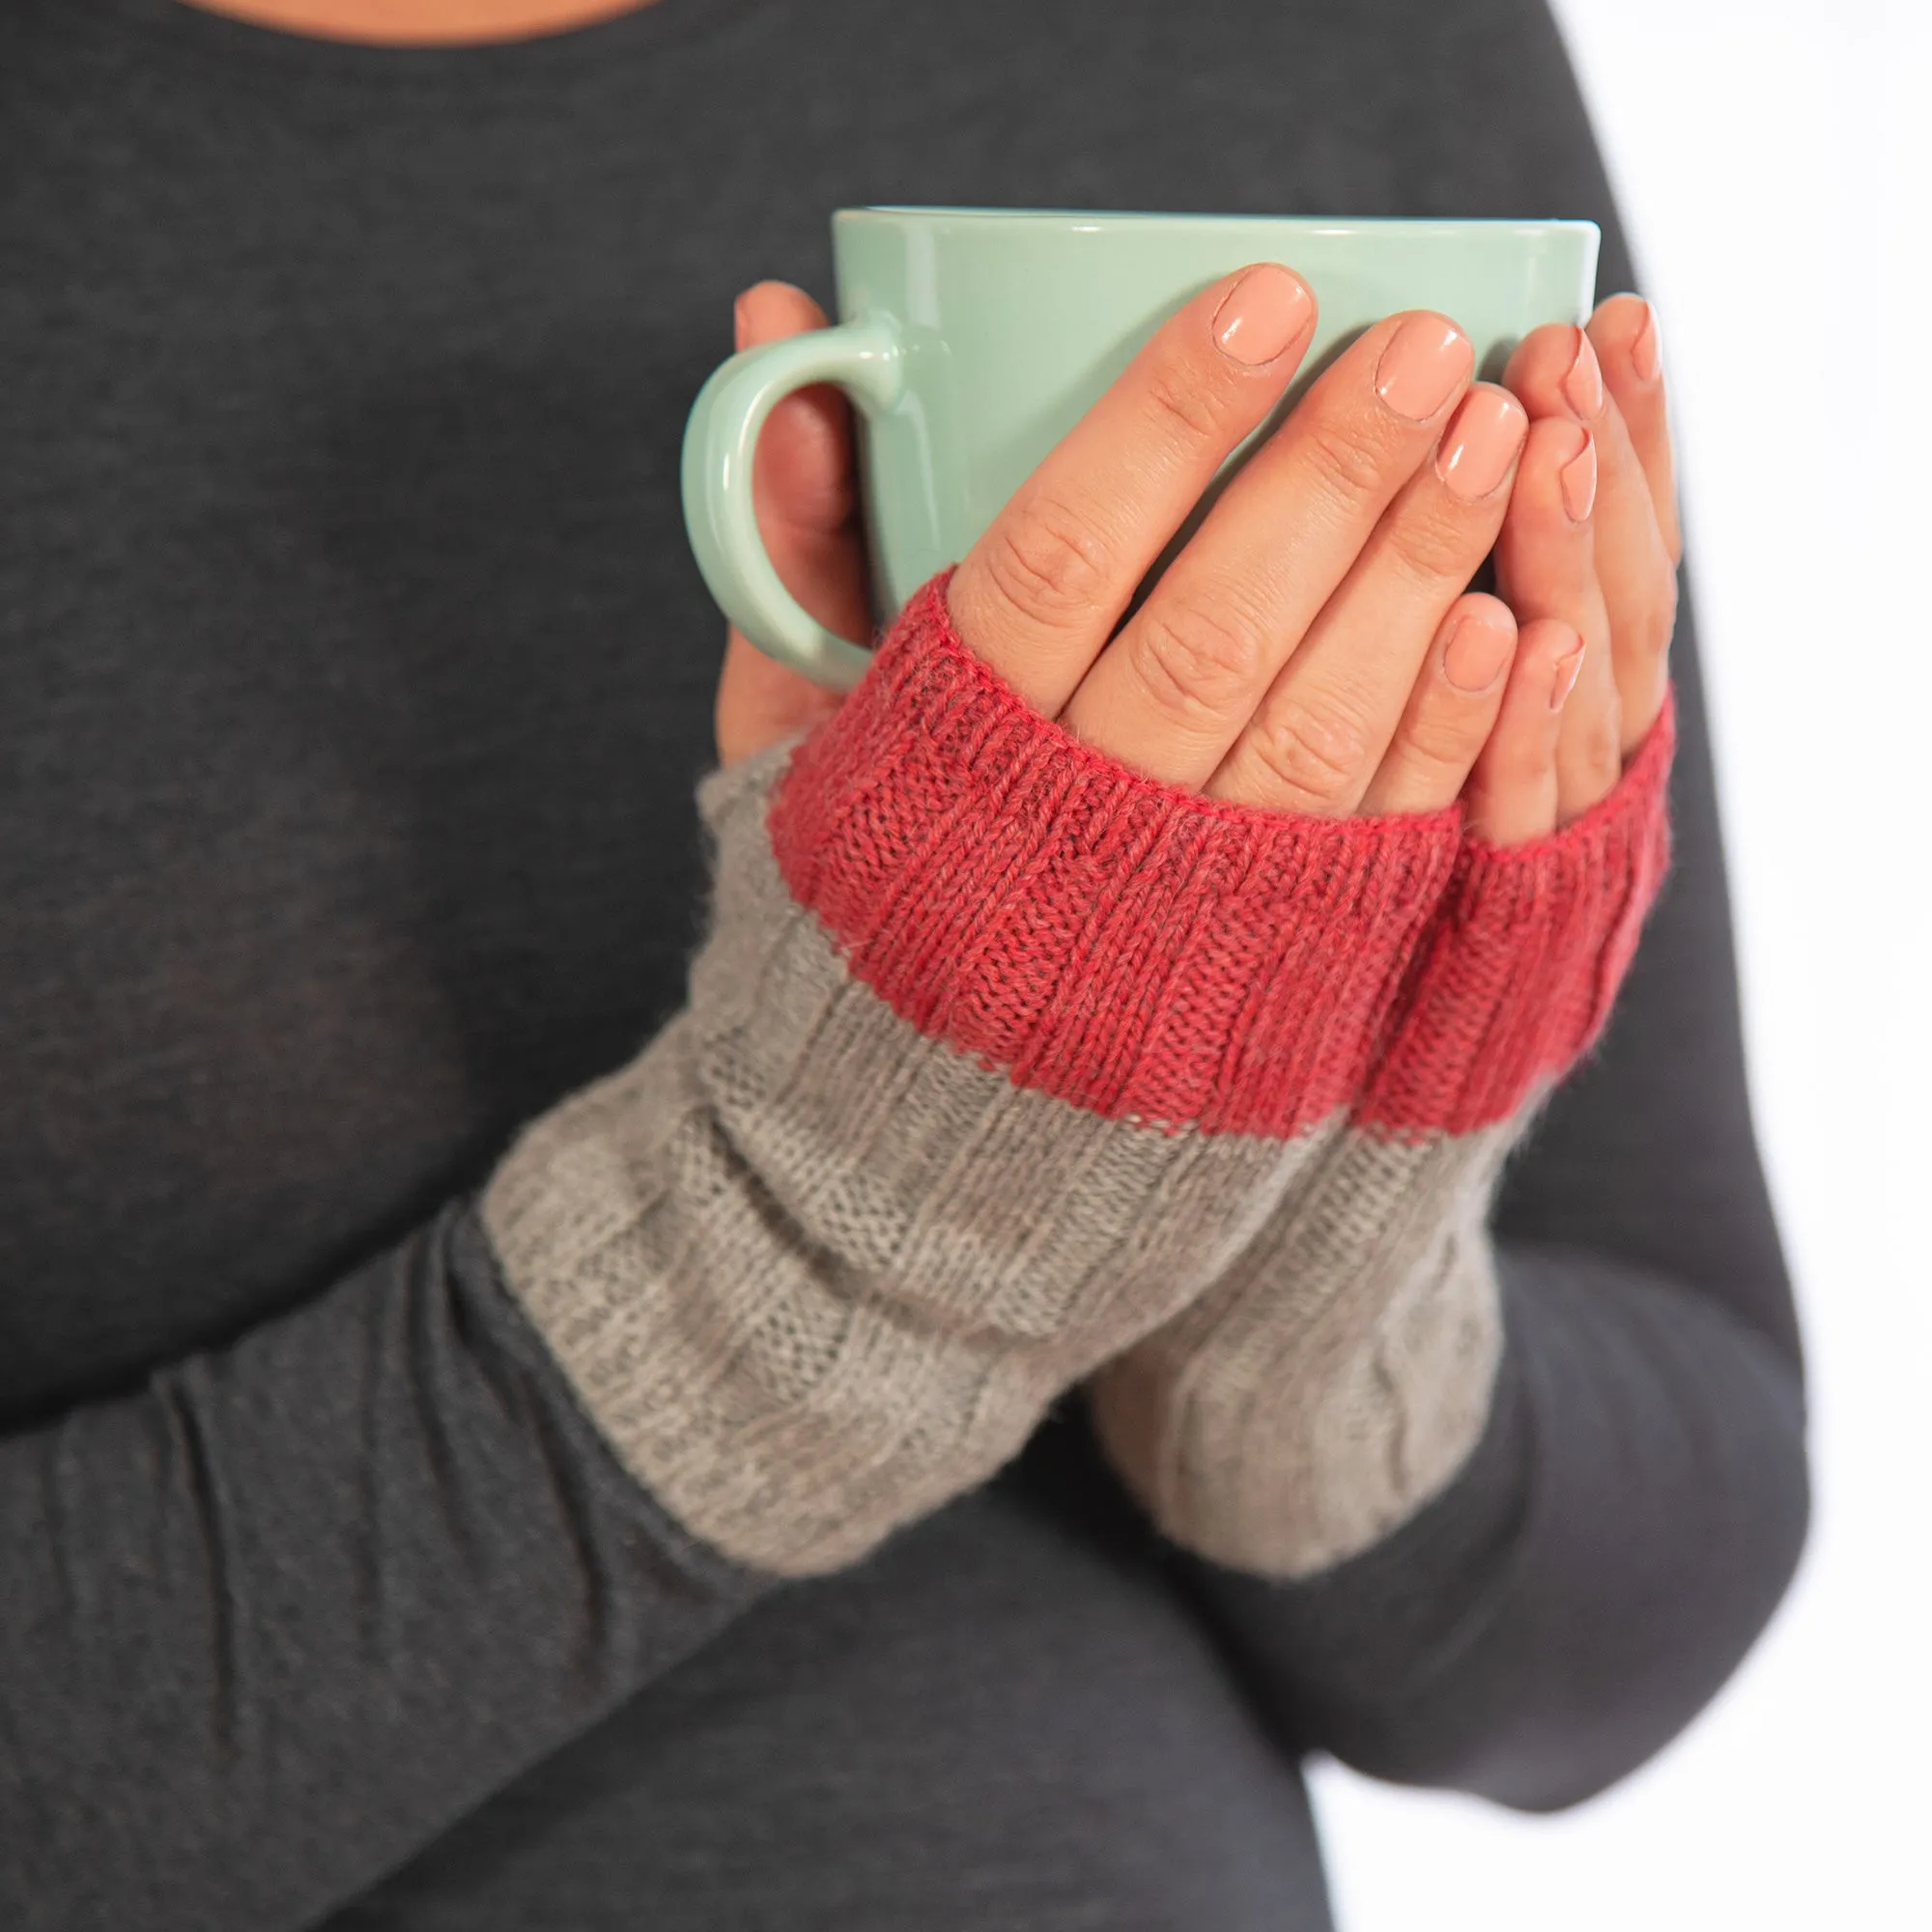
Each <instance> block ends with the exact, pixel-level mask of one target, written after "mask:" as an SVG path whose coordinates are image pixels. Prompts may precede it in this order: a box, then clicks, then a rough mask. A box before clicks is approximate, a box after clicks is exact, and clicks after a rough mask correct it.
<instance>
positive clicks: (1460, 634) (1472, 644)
mask: <svg viewBox="0 0 1932 1932" xmlns="http://www.w3.org/2000/svg"><path fill="white" fill-rule="evenodd" d="M1515 645H1516V639H1515V638H1514V637H1512V636H1511V634H1510V632H1509V630H1508V628H1507V627H1506V626H1505V625H1502V624H1499V623H1497V622H1495V621H1494V620H1493V619H1492V618H1488V617H1473V616H1471V617H1464V618H1463V621H1462V622H1461V623H1460V624H1458V625H1457V626H1456V629H1455V632H1454V634H1453V635H1452V636H1451V637H1450V639H1449V642H1448V644H1447V645H1446V646H1445V647H1444V649H1443V652H1442V674H1443V676H1445V677H1446V678H1447V679H1448V680H1449V682H1450V683H1451V684H1453V685H1454V686H1455V687H1456V689H1457V690H1458V691H1487V690H1489V688H1490V686H1491V685H1492V684H1493V683H1495V681H1496V679H1497V678H1499V677H1500V676H1501V675H1502V673H1503V667H1504V666H1505V665H1507V664H1508V663H1509V661H1510V657H1511V655H1512V653H1513V651H1514V649H1515Z"/></svg>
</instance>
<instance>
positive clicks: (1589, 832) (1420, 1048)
mask: <svg viewBox="0 0 1932 1932" xmlns="http://www.w3.org/2000/svg"><path fill="white" fill-rule="evenodd" d="M1676 745H1677V708H1676V694H1675V692H1674V691H1673V692H1671V693H1670V694H1669V695H1668V696H1666V698H1665V700H1664V706H1663V710H1662V712H1661V713H1660V714H1659V716H1658V720H1657V723H1656V724H1655V725H1652V726H1651V728H1650V730H1649V731H1648V732H1647V733H1646V734H1645V736H1644V739H1643V742H1642V743H1641V744H1640V745H1639V746H1638V747H1637V749H1636V753H1635V755H1634V757H1633V758H1632V759H1631V761H1630V763H1629V764H1628V765H1626V766H1625V768H1624V773H1623V776H1622V777H1621V778H1620V779H1619V780H1618V781H1617V782H1616V785H1615V786H1614V787H1613V789H1612V790H1611V791H1610V793H1609V795H1608V796H1607V797H1606V798H1605V799H1603V800H1602V801H1601V802H1600V803H1598V804H1597V805H1595V806H1593V807H1592V808H1591V809H1590V810H1588V811H1586V812H1585V813H1584V814H1583V815H1582V816H1581V817H1580V818H1577V819H1576V820H1574V821H1573V822H1572V823H1571V824H1569V825H1567V826H1565V827H1564V828H1563V830H1562V831H1560V832H1558V833H1556V834H1555V835H1554V836H1553V837H1551V838H1540V839H1535V840H1533V841H1531V842H1530V843H1528V844H1525V845H1508V846H1504V845H1492V844H1489V843H1488V842H1487V841H1485V840H1482V839H1478V838H1470V839H1468V840H1467V841H1466V842H1465V844H1464V848H1463V855H1462V858H1461V860H1460V862H1459V863H1458V866H1457V870H1456V879H1455V883H1454V885H1453V886H1452V887H1451V889H1450V891H1449V893H1448V895H1447V896H1446V897H1445V899H1444V901H1443V905H1442V911H1441V915H1440V917H1439V918H1438V920H1437V922H1436V924H1435V930H1434V931H1432V932H1431V934H1430V935H1429V938H1428V941H1427V943H1426V945H1425V946H1424V947H1423V948H1422V949H1421V950H1420V952H1419V953H1418V955H1417V958H1416V961H1415V967H1414V973H1413V978H1412V980H1411V983H1410V985H1409V987H1408V989H1407V991H1406V993H1405V995H1404V996H1403V999H1402V1002H1401V1009H1400V1018H1399V1019H1398V1020H1397V1022H1396V1025H1395V1029H1394V1032H1393V1034H1392V1036H1391V1037H1390V1040H1389V1044H1388V1049H1387V1051H1386V1053H1385V1054H1384V1055H1383V1057H1382V1059H1381V1062H1380V1064H1379V1065H1378V1066H1377V1068H1376V1070H1375V1073H1374V1076H1373V1077H1372V1079H1371V1080H1370V1082H1369V1084H1368V1089H1367V1091H1366V1093H1365V1094H1363V1097H1362V1100H1361V1102H1360V1104H1359V1106H1358V1107H1357V1109H1356V1113H1355V1120H1356V1122H1357V1124H1358V1125H1360V1126H1362V1127H1364V1128H1365V1129H1367V1130H1369V1131H1371V1132H1376V1133H1379V1134H1383V1135H1386V1136H1388V1137H1390V1138H1394V1139H1409V1138H1415V1137H1419V1136H1424V1135H1431V1134H1435V1133H1451V1134H1462V1133H1469V1132H1472V1131H1473V1130H1474V1129H1476V1128H1478V1127H1482V1126H1487V1125H1489V1124H1491V1123H1492V1122H1496V1121H1502V1120H1506V1119H1508V1118H1509V1116H1510V1115H1512V1114H1514V1113H1515V1112H1516V1111H1517V1109H1518V1108H1519V1107H1520V1106H1521V1105H1522V1104H1523V1102H1524V1101H1525V1099H1527V1098H1528V1097H1529V1095H1530V1094H1531V1092H1532V1091H1533V1090H1534V1089H1535V1088H1537V1087H1538V1086H1540V1085H1541V1084H1543V1083H1544V1082H1546V1081H1549V1080H1556V1079H1560V1078H1561V1077H1562V1076H1563V1075H1564V1074H1565V1073H1567V1072H1568V1071H1569V1070H1570V1068H1571V1067H1573V1066H1574V1065H1576V1064H1577V1061H1578V1060H1580V1059H1581V1058H1582V1057H1583V1055H1584V1054H1585V1053H1587V1052H1588V1051H1589V1050H1590V1048H1591V1047H1592V1046H1593V1045H1594V1044H1595V1043H1596V1040H1597V1037H1598V1036H1599V1035H1600V1034H1601V1033H1602V1032H1603V1029H1604V1024H1605V1021H1606V1020H1607V1019H1608V1018H1609V1013H1610V1008H1611V1006H1612V1004H1613V1003H1614V1002H1615V1000H1616V996H1617V989H1618V988H1619V987H1620V986H1621V985H1622V984H1623V980H1624V974H1625V972H1626V971H1627V970H1628V969H1629V966H1630V962H1631V959H1632V956H1633V955H1634V953H1635V952H1636V944H1637V939H1638V936H1639V934H1640V933H1641V931H1642V929H1643V922H1644V919H1645V918H1646V916H1647V915H1648V914H1649V911H1650V908H1651V904H1652V902H1653V901H1654V900H1655V899H1656V897H1657V894H1658V889H1659V887H1660V886H1662V883H1663V875H1664V872H1665V870H1666V869H1667V868H1668V866H1669V863H1670V819H1669V812H1668V809H1667V791H1668V786H1669V780H1670V761H1671V756H1672V753H1674V752H1675V750H1676Z"/></svg>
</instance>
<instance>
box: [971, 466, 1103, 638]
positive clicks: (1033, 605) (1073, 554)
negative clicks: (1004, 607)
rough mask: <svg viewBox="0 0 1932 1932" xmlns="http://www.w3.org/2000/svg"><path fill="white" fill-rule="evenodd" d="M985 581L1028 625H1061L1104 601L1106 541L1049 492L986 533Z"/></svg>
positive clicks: (1060, 627) (1059, 627) (1056, 627)
mask: <svg viewBox="0 0 1932 1932" xmlns="http://www.w3.org/2000/svg"><path fill="white" fill-rule="evenodd" d="M984 562H985V568H986V581H987V582H989V583H990V584H991V585H992V587H993V590H994V591H995V593H996V594H997V595H998V596H1000V597H1001V598H1002V599H1004V600H1005V602H1006V603H1007V604H1008V605H1009V606H1010V607H1011V609H1012V610H1013V611H1016V612H1017V613H1018V614H1019V615H1020V617H1022V618H1023V619H1024V620H1025V621H1026V622H1028V623H1030V624H1037V625H1038V626H1040V627H1041V628H1042V629H1045V630H1063V629H1065V628H1066V627H1067V626H1068V625H1070V624H1074V623H1077V622H1079V621H1081V620H1083V619H1085V618H1087V617H1089V616H1091V615H1092V614H1093V612H1094V611H1095V610H1096V609H1099V608H1101V607H1103V606H1104V605H1105V603H1106V599H1107V585H1108V582H1109V578H1110V571H1109V568H1108V554H1107V546H1106V544H1105V543H1104V542H1103V541H1102V539H1101V538H1100V536H1099V535H1098V533H1097V532H1096V531H1095V530H1094V526H1093V525H1092V524H1091V523H1090V522H1089V521H1088V520H1087V519H1086V518H1085V517H1082V516H1080V515H1079V514H1078V513H1077V512H1075V511H1073V510H1071V509H1069V508H1068V507H1067V506H1066V505H1065V504H1064V503H1061V502H1059V501H1057V500H1055V499H1053V498H1051V497H1042V498H1041V499H1040V500H1039V501H1037V502H1035V503H1031V504H1029V505H1028V506H1027V508H1026V512H1025V514H1024V515H1022V516H1019V517H1016V518H1014V519H1012V520H1011V521H1010V522H1009V521H1007V520H1005V519H1002V521H1001V523H1000V524H999V525H998V526H996V527H995V528H994V529H993V530H991V531H990V532H988V540H987V545H986V551H985V556H984Z"/></svg>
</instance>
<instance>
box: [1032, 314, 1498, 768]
mask: <svg viewBox="0 0 1932 1932" xmlns="http://www.w3.org/2000/svg"><path fill="white" fill-rule="evenodd" d="M1474 369H1475V355H1474V351H1473V350H1472V349H1471V347H1470V345H1469V338H1468V337H1467V336H1466V335H1464V334H1463V331H1462V330H1461V329H1460V328H1459V327H1457V326H1456V325H1455V324H1454V323H1453V322H1451V321H1450V320H1449V319H1448V318H1447V317H1446V316H1441V315H1437V314H1435V312H1434V311H1432V310H1427V309H1419V310H1414V311H1411V312H1409V313H1406V314H1404V315H1398V316H1391V317H1388V318H1386V319H1385V320H1384V321H1383V322H1381V323H1379V324H1378V325H1377V326H1376V327H1374V328H1371V329H1370V330H1368V332H1367V333H1366V334H1365V335H1363V336H1362V337H1361V338H1360V339H1359V340H1358V341H1356V342H1355V343H1353V344H1351V345H1350V348H1349V349H1348V350H1347V351H1346V352H1345V353H1344V354H1343V355H1341V356H1339V357H1338V358H1337V359H1336V360H1335V361H1334V362H1333V363H1331V364H1330V365H1329V367H1328V368H1327V369H1325V370H1324V371H1323V372H1322V374H1321V376H1320V377H1319V378H1318V379H1317V380H1316V382H1315V383H1314V384H1312V385H1311V387H1310V388H1309V391H1308V393H1307V395H1305V396H1304V397H1303V398H1302V399H1301V401H1300V402H1299V404H1298V405H1297V406H1296V407H1295V409H1294V410H1293V412H1291V413H1290V415H1289V417H1288V420H1287V421H1286V422H1284V423H1283V424H1282V425H1281V427H1280V428H1279V429H1277V430H1276V431H1275V433H1274V434H1273V436H1271V437H1270V438H1269V439H1268V440H1267V441H1266V442H1264V444H1263V445H1262V446H1261V447H1260V448H1259V449H1258V450H1256V452H1255V454H1254V456H1253V457H1252V459H1251V460H1250V461H1249V462H1248V464H1247V465H1246V467H1245V468H1244V469H1242V470H1241V471H1240V473H1239V474H1238V475H1237V476H1236V477H1235V478H1234V480H1233V481H1232V482H1231V483H1230V484H1229V485H1228V487H1227V489H1226V490H1225V491H1224V492H1223V493H1222V495H1221V497H1220V498H1219V500H1218V501H1216V503H1215V504H1214V507H1213V508H1212V509H1211V510H1210V511H1209V512H1208V516H1207V518H1206V519H1205V520H1204V522H1203V523H1202V525H1201V527H1200V528H1199V529H1198V530H1197V531H1196V532H1195V533H1194V535H1193V537H1192V538H1191V539H1190V540H1189V541H1188V544H1187V546H1186V548H1185V549H1184V550H1182V551H1181V553H1180V554H1179V556H1177V557H1176V558H1175V559H1174V561H1173V563H1172V564H1170V565H1169V566H1168V569H1167V571H1166V573H1165V574H1164V575H1163V576H1162V578H1161V580H1160V582H1158V583H1157V584H1155V586H1154V588H1153V590H1152V592H1151V595H1150V596H1149V598H1148V600H1147V602H1146V603H1145V604H1143V605H1142V606H1141V608H1140V610H1139V611H1136V612H1135V614H1134V615H1133V617H1132V618H1131V619H1129V621H1128V622H1127V623H1126V624H1125V625H1124V626H1123V627H1122V631H1121V634H1120V636H1119V637H1118V638H1116V639H1114V640H1113V641H1112V642H1111V643H1110V644H1109V645H1108V646H1107V648H1106V650H1105V651H1103V652H1102V653H1101V655H1100V657H1099V659H1098V660H1097V662H1096V663H1095V664H1094V668H1093V669H1092V670H1091V671H1090V672H1089V673H1088V674H1087V676H1086V677H1085V678H1084V679H1083V680H1082V682H1081V685H1080V688H1079V690H1078V691H1076V692H1075V693H1074V694H1073V697H1072V701H1071V702H1070V703H1069V704H1068V705H1067V707H1066V711H1065V717H1064V722H1065V725H1067V727H1068V729H1070V730H1071V731H1073V732H1074V733H1075V734H1076V735H1077V736H1079V737H1081V738H1083V739H1085V740H1086V741H1087V742H1088V743H1089V744H1092V745H1094V746H1096V747H1098V748H1099V749H1100V750H1102V751H1105V752H1107V753H1110V754H1111V755H1112V756H1114V757H1116V758H1119V759H1120V760H1121V761H1122V763H1125V764H1129V765H1132V766H1133V767H1134V768H1135V769H1136V770H1139V771H1143V772H1146V773H1148V774H1149V775H1150V776H1151V777H1154V778H1157V779H1161V780H1163V781H1166V782H1168V783H1170V784H1178V785H1188V786H1198V785H1202V784H1205V783H1206V782H1207V781H1208V779H1209V778H1210V777H1211V776H1212V775H1213V773H1214V771H1215V769H1216V767H1217V766H1219V764H1220V763H1221V761H1222V759H1223V758H1225V757H1226V756H1227V754H1228V753H1229V752H1230V751H1231V750H1232V749H1233V747H1234V745H1235V743H1236V740H1237V739H1239V738H1240V737H1241V735H1242V733H1243V731H1244V729H1245V728H1246V726H1247V724H1248V721H1249V720H1250V719H1251V718H1252V717H1253V715H1254V712H1255V708H1256V706H1257V705H1258V704H1260V703H1261V701H1262V699H1263V697H1264V695H1265V694H1266V693H1267V692H1268V690H1269V688H1270V686H1271V685H1272V684H1273V682H1274V679H1275V675H1276V673H1277V672H1278V671H1279V670H1280V668H1281V667H1282V665H1283V664H1284V663H1285V662H1287V660H1288V658H1289V656H1290V654H1291V653H1292V652H1293V650H1294V649H1295V647H1296V646H1297V645H1298V644H1299V643H1300V642H1301V640H1302V639H1303V637H1304V636H1305V635H1306V634H1307V632H1308V630H1309V628H1310V626H1311V625H1313V623H1314V622H1315V619H1316V618H1317V616H1318V615H1319V614H1320V613H1321V608H1322V606H1323V605H1325V604H1326V603H1327V602H1328V600H1329V598H1330V597H1331V596H1333V595H1334V593H1335V590H1336V588H1337V586H1338V585H1339V584H1340V583H1341V582H1342V581H1343V579H1344V578H1346V577H1347V576H1348V575H1349V573H1350V570H1351V569H1352V568H1353V566H1354V564H1355V561H1356V558H1357V557H1358V556H1360V554H1361V553H1362V550H1363V547H1364V545H1366V544H1367V543H1368V542H1369V540H1370V538H1371V536H1372V535H1373V534H1374V532H1375V530H1376V527H1377V526H1378V524H1379V523H1380V521H1381V518H1382V514H1383V512H1384V511H1385V510H1387V508H1388V506H1389V504H1390V503H1391V502H1392V501H1393V500H1394V499H1395V497H1396V496H1397V494H1398V493H1399V492H1400V491H1401V490H1402V488H1403V486H1404V485H1405V484H1406V482H1407V481H1408V479H1409V478H1410V477H1411V476H1412V475H1413V474H1414V473H1415V471H1416V469H1418V468H1419V467H1420V466H1421V465H1422V464H1423V463H1424V461H1425V460H1426V459H1427V457H1428V455H1429V452H1430V450H1431V448H1432V447H1433V446H1434V444H1435V441H1436V439H1437V437H1438V434H1439V433H1440V431H1441V428H1442V425H1443V423H1444V421H1445V420H1446V419H1447V418H1448V416H1449V414H1450V412H1451V411H1452V410H1454V408H1455V406H1456V404H1457V403H1458V402H1459V401H1460V400H1461V398H1462V396H1463V393H1464V391H1465V390H1466V389H1467V388H1468V386H1469V379H1470V376H1471V375H1472V374H1473V373H1474ZM1466 581H1467V580H1466V577H1465V579H1464V582H1466ZM1460 587H1461V585H1460V584H1459V585H1458V586H1457V588H1460ZM1451 594H1452V595H1453V592H1452V593H1451ZM1444 601H1445V603H1446V601H1447V600H1446V599H1445V600H1444ZM1433 629H1434V624H1433V622H1432V623H1431V624H1429V625H1427V626H1425V627H1424V628H1423V634H1422V635H1423V638H1424V639H1426V638H1427V636H1428V633H1429V631H1430V630H1433ZM1421 648H1422V646H1421V645H1420V644H1418V646H1417V649H1416V655H1417V657H1418V658H1419V657H1420V652H1421ZM1411 669H1412V666H1411ZM1317 728H1318V730H1319V721H1318V725H1317ZM1338 749H1340V750H1343V751H1350V750H1352V749H1354V747H1353V745H1352V740H1351V739H1350V735H1349V733H1348V731H1347V729H1346V723H1345V729H1344V738H1343V740H1341V741H1339V743H1338ZM1361 749H1362V752H1363V756H1362V764H1363V767H1364V769H1363V770H1362V772H1361V774H1360V776H1361V778H1362V781H1364V782H1366V781H1367V778H1368V776H1369V774H1370V773H1371V772H1373V770H1374V767H1375V764H1376V761H1377V757H1378V755H1379V747H1378V748H1376V750H1375V751H1374V752H1373V753H1372V752H1369V751H1368V750H1367V747H1366V744H1364V745H1363V747H1362V748H1361ZM1324 755H1325V750H1324V748H1323V747H1322V746H1321V745H1320V744H1317V745H1316V747H1315V757H1316V760H1317V762H1320V760H1321V757H1322V756H1324Z"/></svg>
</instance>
